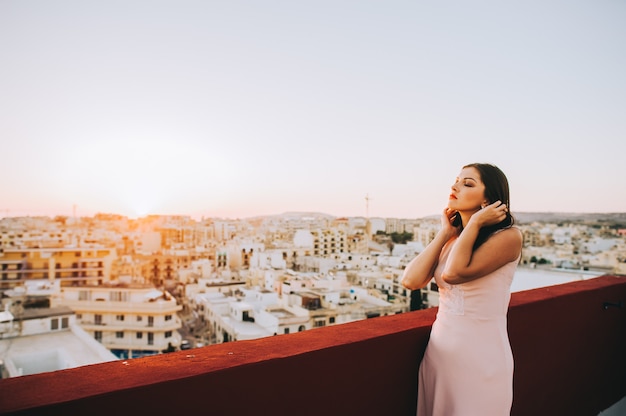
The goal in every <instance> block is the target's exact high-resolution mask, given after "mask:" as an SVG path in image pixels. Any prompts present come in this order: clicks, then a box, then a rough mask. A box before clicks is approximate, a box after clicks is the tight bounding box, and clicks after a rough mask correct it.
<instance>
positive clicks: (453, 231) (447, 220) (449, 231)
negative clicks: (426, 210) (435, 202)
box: [441, 208, 461, 240]
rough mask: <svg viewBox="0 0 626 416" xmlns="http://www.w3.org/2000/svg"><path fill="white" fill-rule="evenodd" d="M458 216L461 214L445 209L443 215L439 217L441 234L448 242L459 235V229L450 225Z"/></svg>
mask: <svg viewBox="0 0 626 416" xmlns="http://www.w3.org/2000/svg"><path fill="white" fill-rule="evenodd" d="M459 215H461V214H459V213H458V212H457V211H455V210H452V209H450V208H445V209H444V210H443V214H442V215H441V232H443V233H444V234H445V235H446V240H449V239H450V238H452V237H454V236H456V235H458V234H459V232H460V230H461V227H455V226H454V225H453V224H452V222H453V221H454V219H455V218H456V217H457V216H459Z"/></svg>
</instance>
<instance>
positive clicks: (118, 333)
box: [115, 331, 124, 338]
mask: <svg viewBox="0 0 626 416" xmlns="http://www.w3.org/2000/svg"><path fill="white" fill-rule="evenodd" d="M115 338H124V331H116V332H115Z"/></svg>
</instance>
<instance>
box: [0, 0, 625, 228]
mask: <svg viewBox="0 0 626 416" xmlns="http://www.w3.org/2000/svg"><path fill="white" fill-rule="evenodd" d="M625 17H626V4H623V3H618V2H599V3H597V2H596V3H587V2H565V1H554V0H549V1H547V2H539V1H530V2H524V3H523V4H502V3H499V2H482V3H480V4H467V3H464V2H459V1H455V2H451V3H450V2H448V3H446V4H435V3H433V4H431V3H427V2H407V1H392V2H385V3H384V4H383V3H380V4H378V3H376V2H362V1H345V2H330V1H321V2H296V3H293V2H264V3H263V4H255V3H248V2H244V1H241V2H240V1H232V2H230V1H229V2H223V3H220V2H196V1H182V2H176V3H174V2H167V1H151V2H148V1H131V2H105V3H85V2H81V1H76V0H71V1H70V0H61V1H57V2H53V3H51V2H44V1H26V2H25V1H16V0H8V1H4V2H2V3H0V63H1V64H0V91H2V93H1V94H0V155H1V156H2V162H1V163H0V178H2V180H0V217H2V216H21V215H48V216H54V215H67V216H71V215H73V214H74V213H76V214H77V215H79V216H90V215H93V214H95V213H98V212H107V213H116V214H121V215H125V216H129V217H131V218H133V217H141V216H145V215H148V214H162V215H168V214H172V215H190V216H192V217H194V218H200V217H224V218H245V217H253V216H262V215H275V214H280V213H283V212H291V211H296V212H303V211H305V212H322V213H327V214H329V215H334V216H365V215H366V214H368V215H369V216H371V217H395V218H420V217H425V216H429V215H437V214H439V213H440V212H441V210H442V209H443V208H444V207H445V204H446V203H447V196H448V194H449V189H450V185H451V184H452V181H453V179H454V177H455V176H456V175H457V173H458V172H459V171H460V168H461V167H462V166H463V165H464V164H466V163H471V162H488V163H494V164H496V165H498V166H499V167H501V168H502V170H503V171H504V172H505V173H506V174H507V176H508V178H509V181H510V185H511V192H512V195H511V196H512V198H511V200H512V201H511V209H512V211H513V212H516V211H518V212H590V213H594V212H626V196H625V195H624V193H623V189H624V186H623V183H622V178H623V177H624V174H625V173H626V169H625V168H624V165H623V163H622V161H621V155H622V154H624V151H626V141H625V140H624V136H625V134H624V133H626V119H625V118H624V117H623V114H624V113H625V112H626V111H625V110H626V80H625V79H624V77H623V74H624V73H626V48H624V43H625V41H626V27H625V26H624V25H623V24H622V23H623V21H624V18H625ZM366 197H367V198H368V201H367V203H366V199H365V198H366Z"/></svg>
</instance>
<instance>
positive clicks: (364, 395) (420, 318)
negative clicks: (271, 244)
mask: <svg viewBox="0 0 626 416" xmlns="http://www.w3.org/2000/svg"><path fill="white" fill-rule="evenodd" d="M625 300H626V278H624V277H618V276H602V277H598V278H593V279H589V280H583V281H579V282H574V283H568V284H562V285H556V286H549V287H545V288H540V289H534V290H529V291H524V292H517V293H514V294H513V295H512V299H511V304H510V309H509V315H508V324H509V337H510V340H511V346H512V349H513V356H514V358H515V373H514V401H513V409H512V413H511V414H512V415H524V416H526V415H568V416H572V415H573V416H576V415H581V416H586V415H589V416H591V415H593V416H596V415H598V413H600V412H601V411H603V410H604V409H607V408H609V407H610V406H612V405H613V404H614V403H616V402H618V401H619V400H621V399H622V398H624V397H625V396H626V307H625ZM435 314H436V309H428V310H422V311H415V312H409V313H403V314H398V315H393V316H385V317H379V318H374V319H368V320H364V321H358V322H353V323H348V324H341V325H335V326H330V327H323V328H318V329H312V330H308V331H304V332H299V333H295V334H289V335H278V336H274V337H269V338H262V339H257V340H251V341H237V342H232V343H226V344H219V345H212V346H208V347H204V348H196V349H192V350H186V351H180V352H174V353H169V354H162V355H158V356H153V357H146V358H137V359H132V360H119V361H113V362H108V363H103V364H97V365H91V366H85V367H79V368H73V369H68V370H62V371H56V372H50V373H42V374H36V375H31V376H23V377H16V378H12V379H5V380H0V413H2V414H11V415H37V416H42V415H82V414H84V415H90V416H95V415H113V414H115V415H116V416H121V415H133V416H134V415H137V414H167V415H174V414H175V415H182V414H190V415H191V414H211V415H257V414H272V415H320V414H323V415H342V416H343V415H381V416H382V415H392V416H396V415H414V414H415V406H416V400H417V397H416V394H417V393H416V392H417V369H418V366H419V363H420V360H421V358H422V355H423V353H424V349H425V348H426V344H427V342H428V337H429V333H430V328H431V325H432V322H433V320H434V319H435Z"/></svg>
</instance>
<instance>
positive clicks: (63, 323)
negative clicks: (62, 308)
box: [61, 317, 70, 328]
mask: <svg viewBox="0 0 626 416" xmlns="http://www.w3.org/2000/svg"><path fill="white" fill-rule="evenodd" d="M68 326H70V318H68V317H65V318H61V328H67V327H68Z"/></svg>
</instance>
